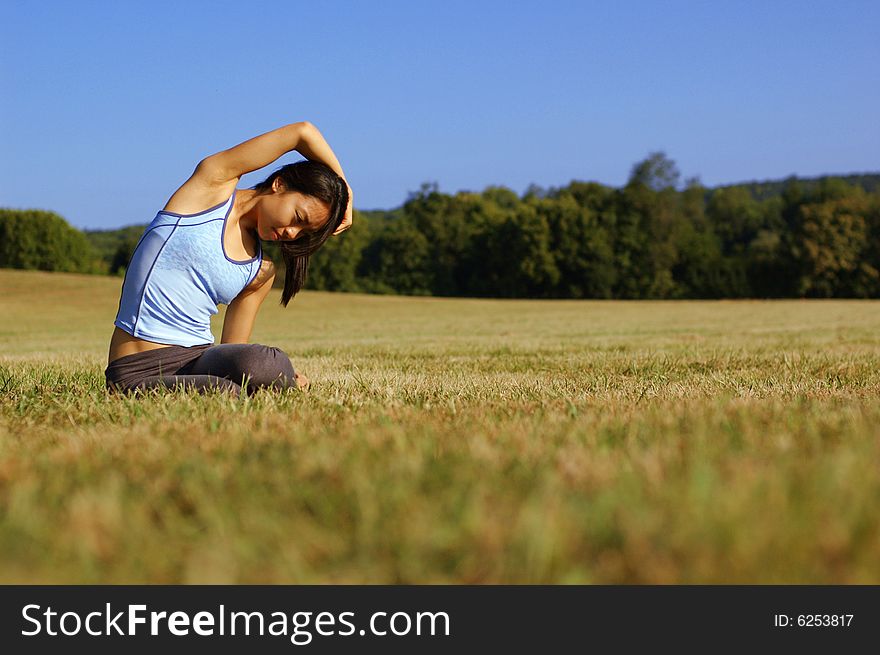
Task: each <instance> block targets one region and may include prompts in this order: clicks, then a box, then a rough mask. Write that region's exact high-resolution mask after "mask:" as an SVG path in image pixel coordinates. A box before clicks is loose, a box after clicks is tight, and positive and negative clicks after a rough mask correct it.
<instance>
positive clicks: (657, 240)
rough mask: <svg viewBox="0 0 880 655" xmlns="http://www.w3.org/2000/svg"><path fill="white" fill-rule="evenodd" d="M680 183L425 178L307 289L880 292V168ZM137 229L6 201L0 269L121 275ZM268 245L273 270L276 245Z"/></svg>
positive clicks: (639, 294)
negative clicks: (443, 182) (446, 183)
mask: <svg viewBox="0 0 880 655" xmlns="http://www.w3.org/2000/svg"><path fill="white" fill-rule="evenodd" d="M680 178H681V175H680V173H679V171H678V168H677V166H676V164H675V162H674V161H672V160H671V159H669V158H668V157H666V155H665V154H664V153H662V152H657V153H652V154H651V155H650V156H648V157H647V158H646V159H645V160H643V161H641V162H639V163H637V164H636V165H635V166H633V169H632V171H631V174H630V177H629V180H628V182H627V183H626V185H624V186H623V187H621V188H613V187H609V186H605V185H602V184H598V183H595V182H580V181H572V182H571V183H570V184H568V185H567V186H564V187H558V188H549V189H542V188H540V187H537V186H534V185H533V186H531V187H529V188H528V189H527V190H526V192H525V193H524V194H523V195H522V197H520V196H518V195H517V194H516V193H514V192H513V191H511V190H510V189H507V188H505V187H488V188H486V189H484V190H483V191H482V192H481V193H476V192H467V191H461V192H458V193H455V194H445V193H441V192H440V191H439V190H438V188H437V185H436V184H435V183H426V184H423V185H422V186H421V188H420V189H419V190H418V191H417V192H415V193H411V194H410V195H409V197H408V198H407V200H406V201H405V202H404V203H403V205H402V206H401V207H399V208H397V209H395V210H393V211H389V212H381V211H376V212H361V211H356V212H355V214H356V215H355V217H354V224H353V225H352V228H351V229H350V230H348V231H346V233H345V235H344V236H342V237H333V238H331V239H330V240H329V241H328V242H327V243H326V244H325V245H324V246H323V248H322V249H321V250H319V251H318V252H317V253H316V254H315V255H313V256H312V259H311V262H310V265H309V275H308V280H307V282H306V285H305V288H306V289H315V290H328V291H349V292H363V293H388V294H408V295H435V296H472V297H496V298H625V299H649V298H650V299H660V298H670V299H686V298H748V297H757V298H782V297H822V298H830V297H841V298H843V297H846V298H878V297H880V176H878V175H864V176H852V177H850V178H848V179H846V180H845V179H842V178H837V177H823V178H818V179H813V180H799V179H797V178H795V177H792V178H789V179H787V180H784V181H779V182H769V183H747V184H740V185H734V186H725V187H716V188H713V189H709V188H706V187H704V186H703V185H702V184H701V183H700V181H699V180H698V179H696V178H692V179H689V180H686V181H685V182H684V183H681V180H680ZM24 214H27V216H26V217H25V216H24ZM41 221H42V222H45V224H46V226H50V225H51V227H52V234H54V235H55V236H53V237H51V238H49V237H48V236H47V235H48V232H46V231H45V229H44V227H45V226H43V225H42V223H41ZM59 221H60V222H59ZM38 223H39V224H40V228H39V230H33V229H31V230H30V231H29V230H28V225H30V226H31V227H32V228H33V226H35V225H36V224H38ZM65 226H66V229H65ZM143 229H144V226H131V227H128V228H123V229H122V230H115V231H94V232H87V233H86V234H83V233H80V232H79V231H78V230H75V229H74V228H72V227H70V226H69V225H67V224H66V223H65V222H64V221H63V219H61V218H60V217H58V216H57V215H54V214H51V213H47V212H43V213H40V212H33V211H31V212H17V213H16V211H15V210H0V266H13V267H17V268H41V269H43V270H81V271H83V272H106V273H115V274H122V273H124V271H125V266H126V265H127V263H128V261H129V260H130V257H131V253H132V251H133V249H134V246H135V245H136V243H137V240H138V238H139V237H140V234H141V233H142V232H143ZM32 232H38V233H39V236H38V237H37V236H35V234H32ZM47 240H48V241H47ZM264 252H265V255H266V256H268V257H271V258H272V259H273V260H274V261H275V262H276V264H277V265H278V266H279V267H280V266H282V262H281V258H280V256H279V253H278V249H277V244H272V243H267V244H264ZM52 266H56V267H55V268H52ZM77 267H80V268H77ZM279 279H283V274H282V275H279Z"/></svg>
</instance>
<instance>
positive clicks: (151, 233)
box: [114, 191, 263, 346]
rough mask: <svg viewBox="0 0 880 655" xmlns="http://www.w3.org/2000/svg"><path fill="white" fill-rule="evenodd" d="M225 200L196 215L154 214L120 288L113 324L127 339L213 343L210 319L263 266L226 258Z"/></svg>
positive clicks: (258, 260) (255, 261) (228, 203)
mask: <svg viewBox="0 0 880 655" xmlns="http://www.w3.org/2000/svg"><path fill="white" fill-rule="evenodd" d="M234 200H235V191H233V192H232V196H230V198H229V200H227V201H226V202H224V203H222V204H220V205H217V206H216V207H211V209H206V210H205V211H203V212H199V213H198V214H175V213H173V212H167V211H160V212H159V213H158V214H156V218H154V219H153V221H152V223H150V224H149V225H148V226H147V228H146V230H144V233H143V235H142V236H141V238H140V241H138V244H137V246H136V247H135V250H134V254H133V255H132V258H131V262H130V263H129V265H128V269H127V270H126V272H125V280H124V281H123V283H122V296H121V297H120V299H119V311H118V313H117V314H116V321H114V325H116V326H117V327H118V328H120V329H122V330H125V331H126V332H128V333H129V334H131V335H133V336H135V337H138V338H141V339H146V340H147V341H155V342H156V343H165V344H169V345H178V346H195V345H199V344H205V343H214V335H213V334H212V333H211V316H212V315H214V314H216V313H217V305H221V304H222V305H228V304H229V303H230V302H232V300H233V299H234V298H235V297H236V296H237V295H238V294H239V293H241V291H242V289H244V288H245V287H246V286H247V285H248V284H250V283H251V281H252V280H253V279H254V278H255V277H256V275H257V273H258V272H259V270H260V264H261V263H262V261H263V249H262V246H261V245H260V241H259V239H257V247H258V248H259V251H258V252H257V256H256V257H254V258H253V259H248V260H247V261H236V260H234V259H230V257H229V256H228V255H227V254H226V250H225V249H224V247H223V234H224V232H225V230H226V220H227V219H228V218H229V213H230V212H231V211H232V205H233V202H234Z"/></svg>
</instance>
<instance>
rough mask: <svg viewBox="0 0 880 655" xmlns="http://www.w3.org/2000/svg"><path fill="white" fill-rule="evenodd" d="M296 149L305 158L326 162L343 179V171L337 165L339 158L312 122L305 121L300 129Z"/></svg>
mask: <svg viewBox="0 0 880 655" xmlns="http://www.w3.org/2000/svg"><path fill="white" fill-rule="evenodd" d="M296 150H297V152H299V153H300V154H301V155H302V156H303V157H305V158H306V159H310V160H314V161H319V162H321V163H323V164H327V166H329V167H330V168H332V169H333V171H334V172H335V173H336V174H337V175H339V177H341V178H342V179H343V180H344V179H345V173H343V172H342V166H340V165H339V160H338V159H336V155H335V154H333V150H331V148H330V144H328V143H327V141H326V140H325V139H324V135H322V134H321V132H320V130H318V128H317V127H315V126H314V125H313V124H312V123H309V122H306V123H305V128H304V129H303V131H302V135H301V138H300V142H299V144H298V145H297V147H296Z"/></svg>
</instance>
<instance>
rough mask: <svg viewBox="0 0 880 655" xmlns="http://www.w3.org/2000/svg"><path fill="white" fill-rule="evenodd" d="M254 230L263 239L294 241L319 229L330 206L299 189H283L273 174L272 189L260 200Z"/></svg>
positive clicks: (324, 221)
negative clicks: (255, 228) (255, 229)
mask: <svg viewBox="0 0 880 655" xmlns="http://www.w3.org/2000/svg"><path fill="white" fill-rule="evenodd" d="M258 217H259V218H258V219H257V234H258V235H259V237H260V238H261V239H263V240H264V241H295V240H296V239H298V238H299V237H300V235H302V234H306V233H309V232H314V231H315V230H318V229H320V228H321V227H322V226H323V225H324V224H325V223H326V222H327V220H328V219H329V217H330V206H329V205H328V204H327V203H326V202H323V201H321V200H319V199H318V198H315V197H314V196H309V195H306V194H304V193H300V192H299V191H285V190H284V186H283V185H282V184H280V183H279V180H278V179H277V178H276V179H275V182H274V183H273V185H272V193H271V194H268V195H265V196H263V197H262V199H261V200H260V211H259V214H258Z"/></svg>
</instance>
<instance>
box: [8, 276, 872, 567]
mask: <svg viewBox="0 0 880 655" xmlns="http://www.w3.org/2000/svg"><path fill="white" fill-rule="evenodd" d="M120 284H121V280H120V279H114V278H103V277H90V276H80V275H68V274H49V273H37V272H23V271H9V270H3V271H0V316H2V323H0V390H2V392H3V393H2V394H0V552H2V553H3V557H2V558H0V581H2V582H5V583H35V582H41V583H124V582H125V583H138V582H150V583H177V582H237V583H245V582H247V583H281V582H284V583H308V582H319V583H323V582H370V583H373V582H376V583H379V582H382V583H395V582H403V583H425V582H427V583H432V582H466V583H493V582H526V583H531V582H548V583H570V582H578V583H580V582H585V583H711V582H722V583H725V582H742V583H777V582H778V583H782V582H786V583H820V584H824V583H875V584H876V583H878V582H880V563H878V560H877V557H876V553H877V552H880V519H878V516H880V512H878V510H880V468H878V466H877V462H878V461H880V427H878V426H880V403H878V402H877V399H878V396H880V373H878V371H880V337H878V334H880V302H875V301H764V302H759V301H707V302H618V301H596V302H593V301H493V300H462V299H441V298H402V297H383V296H364V295H346V294H327V293H314V292H312V293H310V292H304V293H303V294H302V295H301V296H299V297H297V299H296V300H295V301H294V302H293V303H292V304H291V306H290V307H289V308H288V309H286V310H282V309H281V308H279V307H277V306H276V305H277V300H278V298H277V293H278V292H277V291H275V292H274V294H273V296H272V297H271V298H270V299H269V303H270V304H269V305H268V306H266V307H264V308H263V310H262V312H261V315H260V317H259V318H258V324H257V327H256V329H255V331H254V335H253V340H254V341H256V342H260V343H267V344H270V345H276V346H280V347H282V348H283V349H284V350H285V351H287V352H288V353H289V354H290V355H291V357H292V359H293V362H294V366H295V367H296V368H297V369H301V370H302V371H303V372H305V373H306V375H308V376H309V377H310V378H311V379H312V390H311V392H310V393H308V394H302V393H299V392H294V391H291V392H286V393H281V394H272V393H266V392H260V393H258V394H257V395H255V396H252V397H250V398H242V399H240V400H236V399H232V398H229V397H227V396H223V395H209V396H198V395H193V394H187V393H176V394H175V393H165V394H162V393H153V394H149V395H148V396H146V397H141V398H119V397H112V396H108V395H107V394H106V392H105V390H104V386H103V384H104V383H103V369H104V366H105V365H106V352H107V344H108V342H109V337H110V333H111V332H112V321H113V317H114V315H115V311H116V307H117V303H118V298H119V296H118V294H119V287H120ZM216 318H217V319H221V318H222V313H221V315H218V316H217V317H216ZM220 325H221V323H220V322H219V320H218V322H217V323H216V324H215V334H219V328H220Z"/></svg>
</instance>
